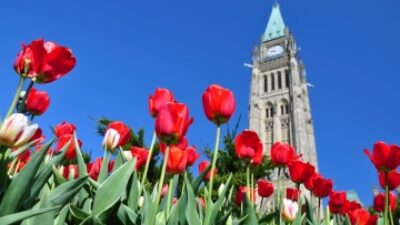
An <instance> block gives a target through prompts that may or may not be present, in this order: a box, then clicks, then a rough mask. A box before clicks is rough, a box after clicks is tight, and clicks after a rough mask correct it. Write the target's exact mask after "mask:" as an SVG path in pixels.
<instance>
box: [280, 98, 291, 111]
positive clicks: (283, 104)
mask: <svg viewBox="0 0 400 225" xmlns="http://www.w3.org/2000/svg"><path fill="white" fill-rule="evenodd" d="M287 114H289V102H288V101H287V100H286V99H282V101H281V115H287Z"/></svg>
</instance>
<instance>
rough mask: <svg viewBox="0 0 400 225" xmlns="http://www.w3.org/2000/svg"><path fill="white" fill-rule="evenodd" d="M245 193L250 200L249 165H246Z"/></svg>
mask: <svg viewBox="0 0 400 225" xmlns="http://www.w3.org/2000/svg"><path fill="white" fill-rule="evenodd" d="M246 187H247V188H246V193H247V197H248V198H249V200H250V202H251V194H250V193H251V191H250V166H247V168H246Z"/></svg>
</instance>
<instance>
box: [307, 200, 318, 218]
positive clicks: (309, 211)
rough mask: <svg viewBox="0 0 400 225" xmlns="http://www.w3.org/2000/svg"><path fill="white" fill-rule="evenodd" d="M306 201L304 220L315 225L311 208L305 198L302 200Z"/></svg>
mask: <svg viewBox="0 0 400 225" xmlns="http://www.w3.org/2000/svg"><path fill="white" fill-rule="evenodd" d="M304 199H305V201H306V209H307V211H306V219H307V220H308V221H310V222H311V224H317V222H316V218H315V215H314V210H313V206H312V205H311V204H310V202H309V201H308V199H307V198H304Z"/></svg>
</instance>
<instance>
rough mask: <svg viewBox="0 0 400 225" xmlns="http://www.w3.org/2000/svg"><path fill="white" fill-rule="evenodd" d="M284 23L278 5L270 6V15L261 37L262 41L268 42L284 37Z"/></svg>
mask: <svg viewBox="0 0 400 225" xmlns="http://www.w3.org/2000/svg"><path fill="white" fill-rule="evenodd" d="M285 27H286V26H285V22H283V18H282V14H281V10H280V9H279V4H277V3H275V4H274V5H273V6H272V11H271V15H270V16H269V20H268V24H267V28H266V29H265V32H264V34H263V36H262V41H263V42H264V41H270V40H273V39H276V38H279V37H282V36H284V35H285Z"/></svg>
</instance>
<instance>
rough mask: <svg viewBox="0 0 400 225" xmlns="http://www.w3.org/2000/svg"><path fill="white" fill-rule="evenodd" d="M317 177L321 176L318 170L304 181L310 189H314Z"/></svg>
mask: <svg viewBox="0 0 400 225" xmlns="http://www.w3.org/2000/svg"><path fill="white" fill-rule="evenodd" d="M317 177H321V175H320V174H319V173H318V172H315V173H314V174H313V175H312V176H311V177H309V178H308V179H307V180H306V182H304V186H305V187H306V188H307V189H308V190H309V191H312V190H313V189H314V183H315V179H316V178H317Z"/></svg>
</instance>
